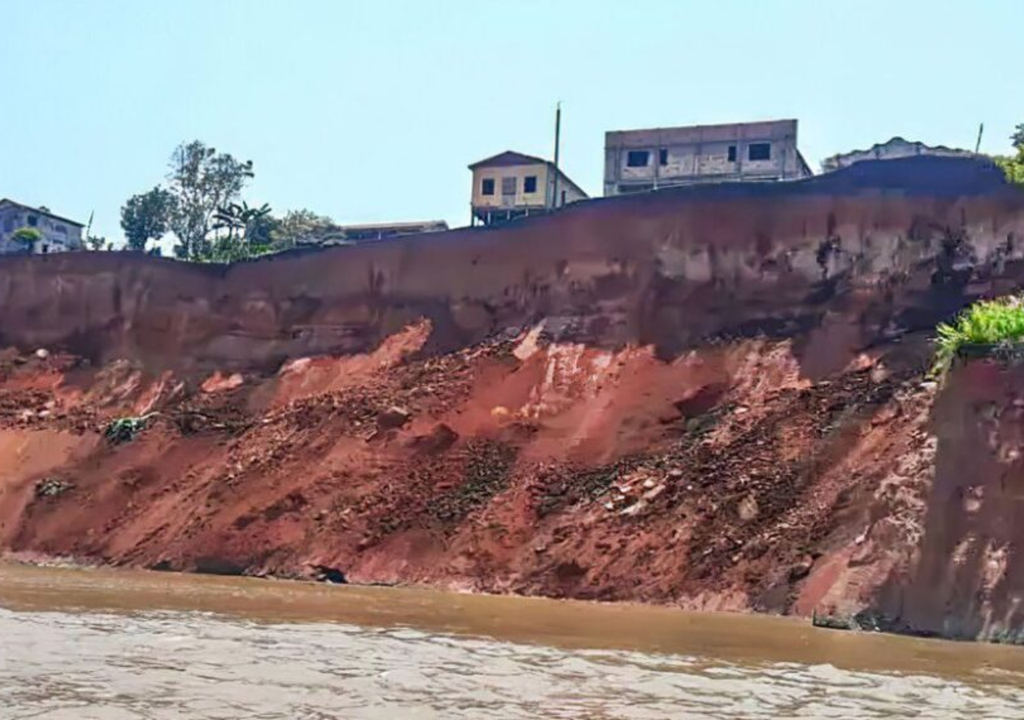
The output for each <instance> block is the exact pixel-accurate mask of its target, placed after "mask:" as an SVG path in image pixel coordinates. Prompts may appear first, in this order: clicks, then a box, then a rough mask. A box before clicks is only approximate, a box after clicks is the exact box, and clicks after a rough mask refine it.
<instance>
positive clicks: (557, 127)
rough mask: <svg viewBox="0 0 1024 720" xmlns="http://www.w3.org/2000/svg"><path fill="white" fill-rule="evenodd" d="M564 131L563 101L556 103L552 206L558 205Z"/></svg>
mask: <svg viewBox="0 0 1024 720" xmlns="http://www.w3.org/2000/svg"><path fill="white" fill-rule="evenodd" d="M561 133H562V103H561V102H559V103H558V104H556V105H555V184H554V197H552V198H551V207H555V208H557V207H558V144H559V141H560V139H561Z"/></svg>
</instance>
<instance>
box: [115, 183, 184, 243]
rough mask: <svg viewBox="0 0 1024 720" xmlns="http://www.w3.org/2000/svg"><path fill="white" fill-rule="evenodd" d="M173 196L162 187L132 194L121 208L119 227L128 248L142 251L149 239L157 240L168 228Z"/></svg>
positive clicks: (171, 213) (172, 212) (173, 204)
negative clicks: (122, 231)
mask: <svg viewBox="0 0 1024 720" xmlns="http://www.w3.org/2000/svg"><path fill="white" fill-rule="evenodd" d="M175 202H176V201H175V197H174V195H172V194H171V193H170V191H168V190H165V189H164V188H162V187H159V186H157V187H154V188H153V189H152V190H150V191H148V192H144V193H141V194H139V195H133V196H132V197H130V198H128V202H126V203H125V204H124V207H122V208H121V228H122V229H123V230H124V236H125V239H126V240H127V241H128V249H129V250H138V251H140V252H144V251H145V250H146V245H147V243H149V241H150V240H159V239H160V238H162V237H163V236H164V235H165V234H166V233H167V231H168V230H169V224H170V220H171V217H172V215H173V214H174V209H175Z"/></svg>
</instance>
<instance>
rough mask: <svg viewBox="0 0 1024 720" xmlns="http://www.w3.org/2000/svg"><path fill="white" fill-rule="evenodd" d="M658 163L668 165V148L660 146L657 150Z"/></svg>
mask: <svg viewBox="0 0 1024 720" xmlns="http://www.w3.org/2000/svg"><path fill="white" fill-rule="evenodd" d="M658 164H659V165H668V148H662V149H661V150H659V151H658Z"/></svg>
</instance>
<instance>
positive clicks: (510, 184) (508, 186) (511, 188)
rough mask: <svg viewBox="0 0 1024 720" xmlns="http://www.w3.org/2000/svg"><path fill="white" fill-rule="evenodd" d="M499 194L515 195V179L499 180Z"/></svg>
mask: <svg viewBox="0 0 1024 720" xmlns="http://www.w3.org/2000/svg"><path fill="white" fill-rule="evenodd" d="M501 194H502V195H515V194H516V179H515V178H514V177H503V178H502V179H501Z"/></svg>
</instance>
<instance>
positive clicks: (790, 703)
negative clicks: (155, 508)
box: [0, 565, 1024, 720]
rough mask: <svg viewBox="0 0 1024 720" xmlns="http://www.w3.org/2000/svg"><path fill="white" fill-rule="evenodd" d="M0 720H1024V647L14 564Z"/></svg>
mask: <svg viewBox="0 0 1024 720" xmlns="http://www.w3.org/2000/svg"><path fill="white" fill-rule="evenodd" d="M0 718H2V719H3V720H9V719H10V720H13V719H21V718H33V719H38V718H48V719H53V720H57V719H61V720H91V719H95V720H134V719H136V718H139V719H142V718H145V719H147V720H170V719H172V718H173V719H182V720H184V719H186V718H187V719H188V720H193V719H199V720H212V719H214V718H217V719H223V720H234V719H236V718H264V719H270V718H275V719H276V718H281V719H282V720H284V719H287V720H299V719H302V720H324V719H326V718H344V719H346V720H359V719H362V718H367V719H373V720H385V719H386V720H406V719H410V720H412V719H419V718H424V719H426V718H431V719H434V718H437V719H442V718H443V719H444V720H448V719H458V718H500V719H502V720H505V719H514V718H574V719H575V718H584V719H587V720H611V719H612V718H616V719H618V718H622V719H637V720H639V719H641V718H643V719H645V720H646V719H650V720H655V719H657V720H663V719H667V718H672V719H675V718H715V719H716V720H718V719H732V718H829V719H836V718H971V719H972V720H987V719H989V718H1024V648H1011V647H999V646H991V645H980V644H963V643H949V642H941V641H930V640H917V639H911V638H901V637H892V636H884V635H869V634H854V633H843V632H836V631H828V630H818V629H814V628H812V627H809V625H808V623H807V622H806V621H800V620H791V619H781V618H767V617H747V616H735V615H717V614H690V613H684V612H680V611H675V610H671V609H665V608H648V607H640V606H635V605H598V604H589V603H572V602H557V601H549V600H537V599H525V598H504V597H484V596H473V595H457V594H448V593H441V592H434V591H427V590H409V589H395V588H355V587H330V586H323V585H314V584H305V583H292V582H284V581H272V580H255V579H243V578H218V577H208V576H183V575H174V574H163V573H145V572H129V571H107V570H71V569H54V568H45V569H44V568H30V567H27V566H21V565H0Z"/></svg>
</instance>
